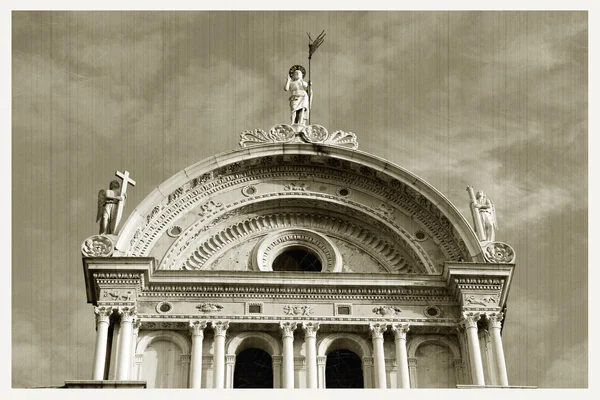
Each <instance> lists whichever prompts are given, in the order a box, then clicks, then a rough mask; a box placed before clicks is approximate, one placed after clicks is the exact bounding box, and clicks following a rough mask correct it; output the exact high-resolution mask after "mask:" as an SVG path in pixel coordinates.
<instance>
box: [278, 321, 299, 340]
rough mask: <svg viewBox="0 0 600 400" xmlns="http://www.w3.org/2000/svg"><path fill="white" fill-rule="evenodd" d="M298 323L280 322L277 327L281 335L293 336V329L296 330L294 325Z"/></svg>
mask: <svg viewBox="0 0 600 400" xmlns="http://www.w3.org/2000/svg"><path fill="white" fill-rule="evenodd" d="M297 325H298V324H297V323H296V322H280V323H279V329H281V336H283V337H286V336H292V337H293V336H294V331H295V330H296V326H297Z"/></svg>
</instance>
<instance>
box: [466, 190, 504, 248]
mask: <svg viewBox="0 0 600 400" xmlns="http://www.w3.org/2000/svg"><path fill="white" fill-rule="evenodd" d="M467 192H469V197H470V198H471V214H472V215H473V223H474V224H475V232H477V236H478V237H479V240H480V241H482V242H493V241H495V240H496V231H497V230H498V223H497V221H496V208H495V207H494V203H493V202H492V200H490V199H488V197H487V196H486V195H485V193H484V192H483V191H481V190H480V191H479V192H477V196H475V194H474V191H473V188H472V187H471V186H467Z"/></svg>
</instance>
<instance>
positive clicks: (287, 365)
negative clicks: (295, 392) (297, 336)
mask: <svg viewBox="0 0 600 400" xmlns="http://www.w3.org/2000/svg"><path fill="white" fill-rule="evenodd" d="M296 326H297V323H296V322H280V323H279V329H281V337H282V340H283V388H285V389H293V388H294V331H295V330H296Z"/></svg>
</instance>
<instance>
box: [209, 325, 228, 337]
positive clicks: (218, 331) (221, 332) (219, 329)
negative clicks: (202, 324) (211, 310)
mask: <svg viewBox="0 0 600 400" xmlns="http://www.w3.org/2000/svg"><path fill="white" fill-rule="evenodd" d="M210 326H211V328H212V329H213V331H214V333H215V336H223V337H225V335H227V329H229V321H211V322H210Z"/></svg>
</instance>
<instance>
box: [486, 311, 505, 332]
mask: <svg viewBox="0 0 600 400" xmlns="http://www.w3.org/2000/svg"><path fill="white" fill-rule="evenodd" d="M485 318H486V320H487V325H488V328H498V329H500V328H501V327H502V320H503V319H504V314H503V313H501V312H492V313H486V314H485Z"/></svg>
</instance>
